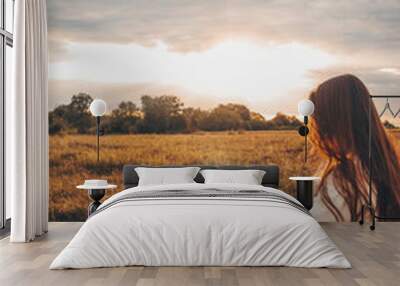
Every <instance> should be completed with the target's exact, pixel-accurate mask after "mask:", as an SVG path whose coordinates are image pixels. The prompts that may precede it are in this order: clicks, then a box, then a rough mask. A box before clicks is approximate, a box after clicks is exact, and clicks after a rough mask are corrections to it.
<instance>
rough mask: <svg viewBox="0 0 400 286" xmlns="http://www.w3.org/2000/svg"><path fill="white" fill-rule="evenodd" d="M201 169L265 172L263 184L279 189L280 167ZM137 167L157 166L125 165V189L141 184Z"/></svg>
mask: <svg viewBox="0 0 400 286" xmlns="http://www.w3.org/2000/svg"><path fill="white" fill-rule="evenodd" d="M192 166H193V165H192ZM195 166H197V167H200V168H201V169H220V170H248V169H253V170H254V169H255V170H263V171H265V175H264V177H263V179H262V182H261V184H262V185H263V186H265V187H271V188H276V189H278V188H279V167H278V166H277V165H265V166H203V165H195ZM136 167H155V166H144V165H124V167H123V170H122V180H123V184H124V189H128V188H133V187H136V186H137V185H138V183H139V176H138V174H137V173H136V171H135V168H136ZM179 167H183V166H160V167H159V168H179ZM194 180H195V181H196V182H197V183H204V178H203V176H202V175H201V174H200V172H199V173H198V174H197V176H196V177H195V178H194Z"/></svg>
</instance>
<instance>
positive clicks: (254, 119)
mask: <svg viewBox="0 0 400 286" xmlns="http://www.w3.org/2000/svg"><path fill="white" fill-rule="evenodd" d="M247 127H248V129H249V130H265V129H266V128H267V124H266V121H265V118H264V116H262V115H261V114H260V113H257V112H251V114H250V120H249V121H248V122H247Z"/></svg>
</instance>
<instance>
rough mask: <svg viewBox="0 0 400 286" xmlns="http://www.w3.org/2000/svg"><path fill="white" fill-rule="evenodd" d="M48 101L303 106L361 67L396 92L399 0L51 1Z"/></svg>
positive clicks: (269, 108)
mask: <svg viewBox="0 0 400 286" xmlns="http://www.w3.org/2000/svg"><path fill="white" fill-rule="evenodd" d="M47 3H48V19H49V44H50V71H49V77H50V85H49V105H50V108H53V107H54V106H55V105H57V104H60V103H66V102H68V101H69V98H70V97H71V95H72V94H76V93H78V92H80V91H83V92H88V93H90V94H91V95H92V96H93V97H99V98H103V99H105V100H106V101H107V102H108V103H109V105H110V106H111V108H112V107H115V106H116V104H118V103H119V102H120V101H121V100H132V101H134V102H139V98H140V96H141V95H143V94H149V95H162V94H174V95H177V96H179V97H181V98H182V100H183V101H184V102H185V104H186V105H188V106H199V107H203V108H209V107H213V106H215V105H216V104H218V103H224V102H237V103H243V104H246V105H247V106H248V107H249V108H251V109H252V110H255V111H258V112H261V113H262V114H264V115H266V116H269V115H272V114H275V113H276V112H278V111H283V112H285V113H296V109H297V101H298V100H300V99H302V98H304V97H306V96H307V94H308V93H309V91H310V90H311V89H312V88H313V87H315V86H316V85H317V84H318V83H319V82H321V81H322V80H323V79H327V78H328V77H330V76H332V75H338V74H341V73H354V74H356V75H357V76H359V77H360V78H361V79H362V80H364V81H365V82H366V84H367V86H368V88H369V89H370V90H371V92H372V93H375V94H376V93H378V94H400V1H390V0H384V1H361V0H356V1H354V0H353V1H344V0H343V1H341V0H335V1H326V0H325V1H306V0H304V1H299V0H279V1H278V0H276V1H266V0H258V1H257V0H249V1H237V0H236V1H233V0H232V1H230V0H227V1H178V0H176V1H146V0H142V1H137V0H133V1H122V0H120V1H116V0H114V1H110V0H108V1H106V0H101V1H90V0H86V1H82V0H73V1H71V0H70V1H61V0H51V1H48V2H47Z"/></svg>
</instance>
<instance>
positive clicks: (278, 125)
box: [266, 112, 302, 130]
mask: <svg viewBox="0 0 400 286" xmlns="http://www.w3.org/2000/svg"><path fill="white" fill-rule="evenodd" d="M301 125H302V123H301V121H300V120H298V119H297V118H296V116H293V115H286V114H283V113H281V112H278V113H277V114H276V115H275V117H274V118H272V119H271V120H268V121H267V122H266V126H267V129H272V130H291V129H297V128H299V127H300V126H301Z"/></svg>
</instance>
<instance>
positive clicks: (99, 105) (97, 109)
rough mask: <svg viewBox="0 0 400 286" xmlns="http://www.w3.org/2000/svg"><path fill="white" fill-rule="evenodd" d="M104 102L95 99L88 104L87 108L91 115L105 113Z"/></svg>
mask: <svg viewBox="0 0 400 286" xmlns="http://www.w3.org/2000/svg"><path fill="white" fill-rule="evenodd" d="M106 109H107V106H106V102H105V101H104V100H101V99H95V100H93V101H92V103H91V104H90V107H89V110H90V112H91V113H92V114H93V116H103V115H104V113H106Z"/></svg>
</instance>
